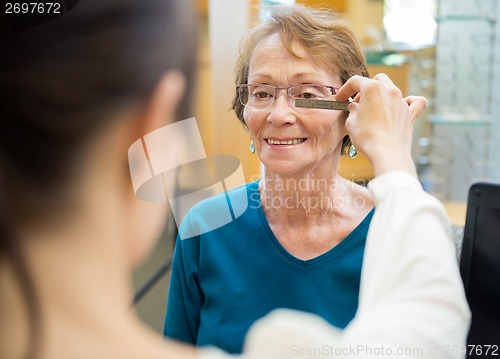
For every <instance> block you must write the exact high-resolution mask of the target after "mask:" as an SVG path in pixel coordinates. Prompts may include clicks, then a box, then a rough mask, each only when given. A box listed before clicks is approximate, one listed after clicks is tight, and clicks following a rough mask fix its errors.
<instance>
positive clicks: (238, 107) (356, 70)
mask: <svg viewBox="0 0 500 359" xmlns="http://www.w3.org/2000/svg"><path fill="white" fill-rule="evenodd" d="M275 33H278V34H280V37H281V41H282V42H283V45H284V46H285V48H286V49H287V50H288V52H289V53H290V54H291V55H293V56H295V57H297V58H299V56H298V55H297V54H296V53H295V52H294V51H293V49H292V45H293V43H298V44H300V45H301V46H303V47H304V49H305V50H306V51H308V52H309V53H310V54H311V55H312V56H314V57H316V58H318V60H319V61H321V62H323V63H324V64H325V65H327V66H329V67H331V70H332V72H333V73H337V74H339V75H340V79H341V81H342V84H344V83H345V82H346V81H347V80H348V79H349V78H350V77H352V76H353V75H361V76H366V77H368V70H367V68H366V61H365V56H364V53H363V50H362V49H361V45H360V43H359V41H358V39H357V38H356V36H355V35H354V33H353V32H352V30H351V28H350V27H349V25H348V24H347V22H346V21H345V19H344V18H343V16H342V15H341V14H339V13H338V12H336V11H334V10H330V9H318V8H310V7H306V6H304V5H290V6H271V7H269V16H268V18H267V19H266V20H264V21H263V22H261V23H259V24H258V25H256V26H255V27H254V28H252V29H251V30H250V31H249V32H248V34H247V35H246V37H245V38H244V39H243V41H242V46H241V50H240V56H239V58H238V61H237V63H236V85H241V84H246V83H248V72H249V67H250V59H251V58H252V55H253V52H254V50H255V47H256V46H257V44H258V43H259V42H260V41H261V40H263V39H264V38H266V37H268V36H270V35H272V34H275ZM232 108H233V110H234V111H235V113H236V116H238V119H239V120H240V121H241V122H242V123H243V125H244V126H245V127H246V125H245V121H244V120H243V109H244V106H243V105H242V104H241V103H240V101H239V98H238V93H237V92H236V93H235V96H234V98H233V102H232ZM346 116H347V114H346Z"/></svg>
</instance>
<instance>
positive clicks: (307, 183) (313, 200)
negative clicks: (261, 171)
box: [259, 168, 352, 219]
mask: <svg viewBox="0 0 500 359" xmlns="http://www.w3.org/2000/svg"><path fill="white" fill-rule="evenodd" d="M351 186H352V184H350V183H348V181H346V180H344V179H343V178H341V177H339V176H338V175H337V174H336V172H333V171H332V170H331V168H330V169H326V170H323V171H320V170H316V171H311V172H308V173H303V174H299V175H297V174H294V175H282V174H277V173H272V172H270V171H267V170H266V172H265V176H264V178H263V179H262V180H261V181H260V183H259V190H260V198H261V203H262V206H263V208H264V211H265V212H266V215H268V214H272V213H273V214H274V213H276V214H279V215H280V216H282V217H283V219H284V218H285V217H286V218H289V219H290V218H291V219H293V218H298V219H304V218H306V217H308V218H310V219H312V218H314V217H318V216H320V217H324V216H330V215H335V214H336V213H337V212H338V210H339V208H338V201H339V199H341V198H342V197H343V196H344V195H345V193H347V191H348V188H349V187H351Z"/></svg>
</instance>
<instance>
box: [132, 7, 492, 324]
mask: <svg viewBox="0 0 500 359" xmlns="http://www.w3.org/2000/svg"><path fill="white" fill-rule="evenodd" d="M192 1H195V4H196V8H197V9H198V11H199V18H200V39H201V41H200V54H199V60H198V79H199V81H198V89H197V99H196V119H197V122H198V126H199V128H200V131H201V135H202V138H203V142H204V146H205V149H206V152H207V154H209V155H211V154H227V155H232V156H235V157H237V158H239V159H240V161H241V163H242V166H243V170H244V173H245V177H246V180H247V182H248V181H252V180H255V179H257V178H259V177H260V172H261V165H260V163H259V161H258V158H257V156H255V155H251V154H250V153H249V151H248V144H249V141H250V138H249V136H248V134H247V133H246V132H245V130H244V129H243V128H242V126H241V124H240V123H239V121H238V119H237V118H236V116H235V115H234V113H233V112H232V111H230V107H231V100H232V98H233V94H234V71H233V68H234V63H235V61H236V58H237V56H238V50H239V43H240V39H241V37H242V36H243V35H244V33H245V32H246V30H247V29H248V28H249V27H251V26H252V24H255V23H256V22H258V21H259V19H261V18H262V17H265V16H266V11H265V6H269V5H273V4H291V3H298V4H305V5H308V6H316V7H328V8H333V9H336V10H337V11H339V12H341V13H343V14H345V16H346V18H347V20H348V21H349V22H350V24H351V26H352V28H353V29H354V31H355V32H356V34H357V36H358V37H359V39H360V40H361V42H362V44H363V46H364V49H365V53H366V58H367V62H368V65H369V66H368V69H369V71H370V75H371V76H374V75H375V74H377V73H380V72H384V73H386V74H387V75H389V77H391V79H392V80H393V81H394V82H395V83H396V85H397V86H398V87H399V88H400V89H401V91H402V92H403V94H404V95H409V94H412V95H422V96H425V97H427V99H428V101H429V105H428V107H427V109H426V110H425V112H424V114H423V115H422V116H421V117H420V119H419V121H418V122H417V124H416V128H415V132H414V141H413V149H412V153H413V158H414V160H415V163H416V165H417V170H418V174H419V178H420V181H421V182H422V185H423V186H424V188H425V189H426V190H427V191H429V192H430V193H432V194H434V195H436V196H437V197H438V198H439V199H440V200H441V201H442V202H443V203H444V204H445V207H446V208H447V209H448V212H449V214H450V216H451V219H452V222H453V223H454V224H455V225H457V226H463V224H464V222H465V201H466V200H467V194H468V189H469V187H470V185H471V184H472V183H475V182H479V181H486V182H496V183H500V81H499V80H500V24H499V23H498V21H497V19H498V18H499V17H500V2H498V1H497V0H385V1H384V0H295V1H294V0H281V1H278V0H192ZM340 173H341V175H342V176H344V177H345V178H348V179H352V180H353V181H356V182H358V183H361V184H366V183H368V181H369V180H370V179H371V178H372V177H373V171H372V169H371V166H370V164H369V163H368V161H367V159H366V157H364V156H363V154H359V155H358V156H357V157H356V158H355V159H350V158H347V157H345V158H342V162H341V168H340ZM181 175H182V176H183V178H182V181H181V183H182V184H183V185H184V186H188V187H189V184H190V183H192V181H195V180H196V174H193V173H181ZM186 190H189V188H186ZM174 236H175V224H174V223H173V221H172V220H170V225H169V226H167V228H166V229H165V233H164V236H163V238H162V239H161V240H160V241H159V243H158V245H157V247H156V249H155V250H154V251H153V253H152V255H151V257H150V258H149V259H148V260H147V261H146V262H145V263H144V264H143V265H142V266H141V267H140V268H138V269H137V270H136V271H135V272H134V274H133V281H134V286H135V288H136V289H139V288H140V287H141V285H142V284H143V283H144V282H145V281H146V280H147V279H148V278H149V277H150V276H151V275H152V274H153V273H155V272H156V271H157V269H158V268H159V267H160V266H161V265H162V264H163V263H165V262H166V261H167V260H168V259H169V258H170V257H171V254H172V248H173V238H174ZM168 277H169V274H168V273H167V274H166V275H164V276H163V277H162V278H161V279H160V280H159V281H158V282H157V283H156V284H155V285H154V286H153V287H152V289H151V290H149V291H148V292H147V294H145V295H144V296H143V297H142V299H141V300H140V301H139V303H138V304H137V305H136V309H137V311H138V313H139V315H140V317H141V318H142V319H143V320H144V321H145V322H146V323H147V324H148V325H150V326H151V327H152V328H153V329H155V330H157V331H162V330H163V320H164V317H165V305H166V300H167V295H168Z"/></svg>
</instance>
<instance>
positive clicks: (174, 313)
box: [165, 6, 373, 353]
mask: <svg viewBox="0 0 500 359" xmlns="http://www.w3.org/2000/svg"><path fill="white" fill-rule="evenodd" d="M236 72H237V86H236V96H235V99H234V101H233V107H234V110H235V112H236V114H237V116H238V118H239V119H240V121H242V123H243V124H244V126H245V127H246V129H247V130H248V133H249V135H250V138H251V142H250V151H251V152H255V153H256V154H257V156H259V159H260V160H261V161H262V163H263V164H264V165H265V172H264V178H263V179H261V180H260V181H256V182H253V183H249V184H248V185H246V186H244V187H240V188H238V189H236V190H234V191H233V193H231V192H229V194H228V196H229V197H231V196H237V194H238V192H239V193H240V194H241V193H246V195H247V196H248V202H249V206H248V208H247V209H246V211H245V212H244V213H243V215H241V216H240V217H238V218H236V219H235V220H234V221H232V222H231V223H228V224H226V225H224V226H222V227H220V228H217V229H215V230H213V231H210V232H208V233H202V234H200V235H196V236H193V237H191V238H188V239H183V240H180V241H178V245H177V247H176V250H175V254H174V264H173V270H172V276H171V284H170V293H169V301H168V307H167V317H166V325H165V335H166V336H168V337H171V338H174V339H178V340H181V341H184V342H189V343H195V344H198V345H206V344H211V345H216V346H218V347H221V348H223V349H225V350H227V351H229V352H231V353H238V352H240V351H241V348H242V343H243V338H244V335H245V333H246V332H247V330H248V328H249V327H250V325H251V324H252V323H253V322H254V321H255V320H257V319H259V318H260V317H262V316H264V315H266V314H267V313H268V312H269V311H271V310H272V309H275V308H278V307H286V308H291V309H298V310H303V311H307V312H311V313H315V314H319V315H321V316H322V317H323V318H325V319H326V320H327V321H328V322H330V323H331V324H333V325H334V326H336V327H339V328H344V327H345V326H346V325H347V324H348V323H349V322H350V321H351V320H352V318H353V317H354V315H355V313H356V309H357V305H358V292H359V283H360V273H361V264H362V259H363V252H364V246H365V240H366V235H367V231H368V227H369V224H370V220H371V217H372V212H373V200H372V198H371V196H370V194H369V192H368V191H367V190H366V189H365V188H363V187H361V186H359V185H356V184H354V183H353V182H351V181H349V180H346V179H344V178H342V177H340V176H339V175H338V174H337V171H338V167H339V160H340V156H341V153H342V152H343V149H344V148H349V147H350V148H349V150H348V152H350V153H351V154H352V153H353V152H354V151H355V149H354V148H353V147H351V145H350V144H349V140H348V137H347V136H346V135H347V133H346V129H345V120H346V118H347V114H348V113H347V112H342V111H331V110H321V109H306V108H298V107H296V106H295V105H294V101H295V100H296V99H331V100H333V99H335V94H336V91H337V90H338V88H339V87H341V86H342V85H343V84H344V83H345V82H346V81H347V80H348V79H349V78H350V77H352V76H353V75H356V74H357V75H367V70H366V66H365V61H364V56H363V53H362V51H361V48H360V46H359V44H358V42H357V40H356V38H355V36H354V35H353V33H352V31H351V30H350V29H349V27H348V26H347V25H346V23H345V22H344V21H343V20H342V18H341V17H340V16H339V15H338V14H337V13H335V12H332V11H328V10H312V9H308V8H306V7H303V6H290V7H277V8H274V9H273V10H272V12H271V17H270V20H268V21H266V22H264V23H261V24H260V25H258V26H257V27H256V28H254V29H253V30H252V31H250V33H249V35H248V37H247V38H246V40H245V42H244V47H243V51H242V53H241V56H240V59H239V62H238V64H237V68H236ZM225 201H226V199H225V198H224V197H215V198H211V199H210V200H208V201H205V202H202V203H201V204H199V205H198V206H196V207H194V208H193V209H192V210H191V211H190V213H189V214H188V215H187V219H186V220H185V221H184V223H183V226H181V232H182V231H184V229H183V228H182V227H186V226H191V227H199V226H202V225H203V222H204V221H207V218H209V217H210V216H213V215H214V213H215V214H216V213H217V208H219V206H220V204H221V202H224V203H225Z"/></svg>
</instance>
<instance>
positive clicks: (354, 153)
mask: <svg viewBox="0 0 500 359" xmlns="http://www.w3.org/2000/svg"><path fill="white" fill-rule="evenodd" d="M347 155H348V156H349V157H350V158H354V157H356V156H357V155H358V150H357V149H356V147H354V145H351V146H349V150H348V151H347Z"/></svg>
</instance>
